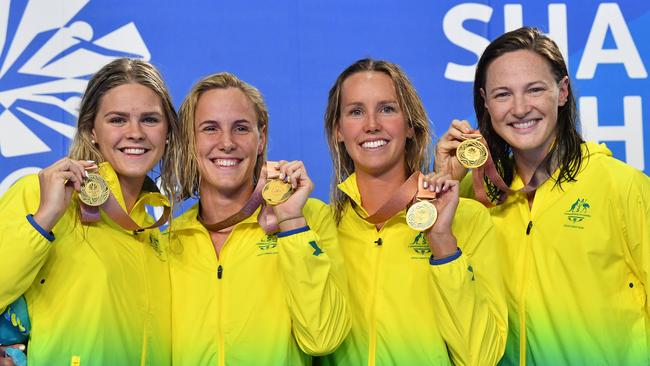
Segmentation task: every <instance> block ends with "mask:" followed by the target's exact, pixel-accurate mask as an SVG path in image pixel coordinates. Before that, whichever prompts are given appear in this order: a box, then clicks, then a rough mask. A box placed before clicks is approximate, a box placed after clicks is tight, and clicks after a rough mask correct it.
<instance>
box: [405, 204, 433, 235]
mask: <svg viewBox="0 0 650 366" xmlns="http://www.w3.org/2000/svg"><path fill="white" fill-rule="evenodd" d="M437 218H438V210H436V206H434V205H433V203H431V201H417V202H415V203H414V204H413V205H412V206H411V207H409V209H408V211H406V223H407V224H408V226H409V227H410V228H411V229H413V230H415V231H424V230H427V229H428V228H430V227H431V226H433V224H434V223H435V222H436V219H437Z"/></svg>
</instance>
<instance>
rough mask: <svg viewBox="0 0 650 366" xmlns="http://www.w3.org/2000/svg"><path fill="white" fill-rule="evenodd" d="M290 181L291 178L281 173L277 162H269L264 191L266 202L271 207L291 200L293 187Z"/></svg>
mask: <svg viewBox="0 0 650 366" xmlns="http://www.w3.org/2000/svg"><path fill="white" fill-rule="evenodd" d="M281 175H282V176H281ZM288 180H289V176H288V175H285V174H284V173H282V172H280V167H279V163H278V162H277V161H267V162H266V184H265V185H264V189H263V190H262V197H264V201H266V203H268V204H269V205H271V206H275V205H277V204H280V203H282V202H284V201H286V200H287V199H289V197H290V196H291V194H292V193H293V186H292V185H291V183H289V182H288Z"/></svg>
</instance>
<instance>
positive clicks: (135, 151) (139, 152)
mask: <svg viewBox="0 0 650 366" xmlns="http://www.w3.org/2000/svg"><path fill="white" fill-rule="evenodd" d="M122 151H124V153H125V154H131V155H142V154H144V153H145V151H146V150H145V149H138V148H132V147H127V148H125V149H123V150H122Z"/></svg>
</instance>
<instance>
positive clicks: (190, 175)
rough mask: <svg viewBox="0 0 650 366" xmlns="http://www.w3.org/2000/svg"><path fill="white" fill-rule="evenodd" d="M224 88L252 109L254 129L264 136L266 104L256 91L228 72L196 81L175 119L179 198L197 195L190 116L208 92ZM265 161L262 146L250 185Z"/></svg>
mask: <svg viewBox="0 0 650 366" xmlns="http://www.w3.org/2000/svg"><path fill="white" fill-rule="evenodd" d="M228 88H237V89H239V90H241V92H242V93H244V95H245V96H246V97H247V98H248V100H249V101H250V102H251V104H252V106H253V109H254V110H255V114H256V116H257V129H258V131H259V132H260V135H262V136H264V137H268V124H269V112H268V109H267V107H266V103H264V98H263V97H262V94H261V93H260V91H259V90H258V89H257V88H255V87H254V86H252V85H250V84H248V83H246V82H245V81H243V80H240V79H239V78H237V77H236V76H235V75H233V74H231V73H228V72H220V73H217V74H213V75H209V76H206V77H204V78H203V79H201V80H199V81H198V82H197V83H196V84H195V85H194V86H193V87H192V90H190V92H189V94H188V95H187V96H186V97H185V100H183V103H182V104H181V108H180V110H179V118H180V120H181V124H182V134H181V135H182V144H183V145H184V146H185V149H184V150H183V153H182V155H181V156H180V157H179V160H178V161H177V164H178V166H179V167H178V170H179V171H180V173H181V174H180V176H179V179H180V181H181V182H180V185H181V197H182V198H183V199H185V198H189V197H198V194H199V183H200V173H199V166H198V157H197V155H196V133H195V131H194V116H195V114H196V107H197V104H198V103H199V99H200V98H201V95H203V93H205V92H207V91H208V90H212V89H228ZM265 162H266V146H264V149H263V152H262V154H261V155H260V156H258V157H257V162H256V163H255V169H254V176H253V183H255V182H257V180H258V179H259V176H260V173H261V170H262V165H263V164H264V163H265Z"/></svg>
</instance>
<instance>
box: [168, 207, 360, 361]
mask: <svg viewBox="0 0 650 366" xmlns="http://www.w3.org/2000/svg"><path fill="white" fill-rule="evenodd" d="M197 213H198V204H197V205H195V206H194V207H192V208H190V209H189V210H188V211H187V212H185V213H184V214H183V215H182V216H180V217H179V218H177V219H175V220H174V222H173V224H172V228H171V237H172V238H171V250H170V264H171V280H172V314H173V316H172V341H173V342H172V343H173V360H174V365H188V366H200V365H237V366H246V365H270V366H271V365H272V366H275V365H311V356H312V355H322V354H326V353H329V352H332V351H333V350H334V349H336V347H337V346H338V345H339V344H340V343H341V341H342V340H343V338H344V337H345V336H346V335H347V333H348V331H349V329H350V319H349V305H348V302H347V278H346V276H345V271H344V268H343V259H342V256H341V253H340V251H339V247H338V241H337V238H336V227H335V225H334V221H333V220H332V216H331V213H330V210H329V207H328V206H326V205H325V204H324V203H322V202H320V201H317V200H314V199H309V200H308V201H307V204H306V205H305V207H304V209H303V214H304V216H305V219H306V221H307V224H308V226H306V227H303V228H301V229H296V230H292V231H289V232H281V233H278V234H274V235H266V234H265V233H264V230H263V229H262V227H261V226H260V225H259V224H258V222H257V215H258V213H259V209H258V211H256V212H255V213H254V214H253V215H251V216H250V217H249V218H247V219H245V220H243V221H242V222H240V223H238V224H237V225H235V227H234V229H233V230H232V232H231V233H230V235H229V236H228V238H227V240H226V242H225V243H224V245H223V247H222V249H221V251H220V254H219V256H217V255H216V252H215V249H214V246H213V244H212V240H211V239H210V235H209V232H208V231H207V230H206V229H205V227H204V226H203V225H202V224H201V223H199V221H198V220H197Z"/></svg>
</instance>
